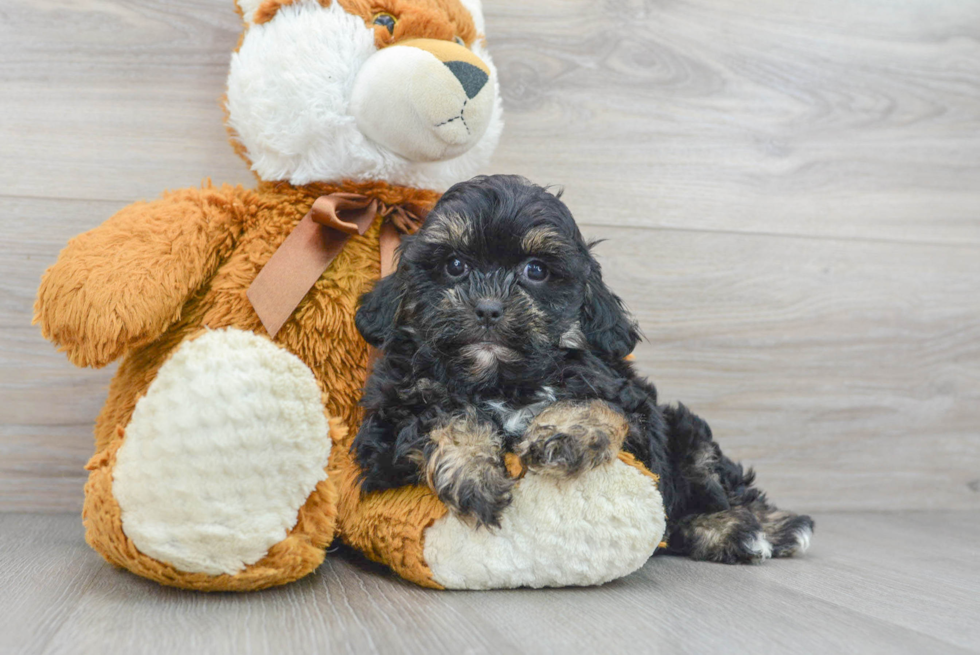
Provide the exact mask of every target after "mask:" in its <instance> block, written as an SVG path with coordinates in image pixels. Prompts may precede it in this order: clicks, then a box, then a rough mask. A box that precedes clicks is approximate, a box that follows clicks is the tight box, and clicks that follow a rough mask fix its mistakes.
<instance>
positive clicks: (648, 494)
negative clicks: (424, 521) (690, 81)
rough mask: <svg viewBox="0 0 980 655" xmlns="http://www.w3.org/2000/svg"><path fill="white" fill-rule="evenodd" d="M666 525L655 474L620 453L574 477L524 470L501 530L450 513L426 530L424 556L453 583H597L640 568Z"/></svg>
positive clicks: (435, 576)
mask: <svg viewBox="0 0 980 655" xmlns="http://www.w3.org/2000/svg"><path fill="white" fill-rule="evenodd" d="M665 527H666V521H665V518H664V511H663V499H662V498H661V496H660V492H659V491H658V490H657V485H656V480H655V479H654V478H653V477H652V476H651V475H650V474H649V473H648V472H646V470H645V469H643V468H642V467H640V466H638V465H637V464H636V462H635V460H633V458H632V457H631V456H629V455H626V454H620V457H619V458H617V459H614V460H613V461H611V462H607V463H606V464H603V465H602V466H599V467H597V468H593V469H591V470H588V471H585V472H583V473H582V474H580V475H579V476H577V477H574V478H559V477H555V476H552V475H536V474H533V473H529V474H528V475H526V476H524V478H522V479H521V481H520V484H519V485H518V486H517V487H516V488H515V490H514V492H513V503H512V504H511V505H510V506H509V507H508V508H507V509H506V510H505V511H504V512H503V514H502V516H501V522H500V527H499V528H496V529H486V528H480V529H474V528H473V527H472V526H471V525H469V524H468V523H466V522H465V521H463V520H461V519H459V518H458V517H457V516H456V515H454V514H453V513H452V512H450V513H447V514H445V515H444V516H442V517H441V518H439V519H438V520H436V521H435V523H433V525H432V526H431V527H430V528H429V529H428V530H426V531H425V550H424V557H425V562H426V564H427V565H428V567H429V570H430V571H431V576H432V580H433V581H434V582H435V583H437V584H439V585H441V586H443V587H446V588H449V589H498V588H511V587H562V586H568V585H596V584H602V583H604V582H608V581H610V580H615V579H616V578H620V577H622V576H624V575H627V574H629V573H632V572H633V571H635V570H636V569H638V568H639V567H641V566H642V565H643V564H644V562H646V561H647V559H648V558H649V557H650V555H652V554H653V551H654V550H655V549H656V548H657V545H658V544H659V543H660V540H661V538H662V536H663V534H664V529H665Z"/></svg>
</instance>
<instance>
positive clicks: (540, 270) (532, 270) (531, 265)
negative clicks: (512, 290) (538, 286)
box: [524, 259, 548, 282]
mask: <svg viewBox="0 0 980 655" xmlns="http://www.w3.org/2000/svg"><path fill="white" fill-rule="evenodd" d="M524 277H526V278H527V279H529V280H530V281H531V282H544V281H545V280H547V279H548V267H547V266H545V265H544V262H542V261H540V260H537V259H532V260H531V261H529V262H528V263H527V264H525V265H524Z"/></svg>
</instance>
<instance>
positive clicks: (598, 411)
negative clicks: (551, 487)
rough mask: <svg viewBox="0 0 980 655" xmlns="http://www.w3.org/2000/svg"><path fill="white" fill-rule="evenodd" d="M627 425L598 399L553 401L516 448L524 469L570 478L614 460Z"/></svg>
mask: <svg viewBox="0 0 980 655" xmlns="http://www.w3.org/2000/svg"><path fill="white" fill-rule="evenodd" d="M628 430H629V426H628V424H627V422H626V417H625V416H623V415H622V414H621V413H619V412H617V411H616V410H614V409H613V408H612V407H610V406H609V405H608V404H606V403H604V402H602V401H600V400H591V401H588V402H567V401H565V402H557V403H555V404H553V405H550V406H549V407H547V408H546V409H545V410H544V411H542V412H541V413H540V414H538V415H537V416H536V417H535V418H534V420H533V421H531V424H530V425H529V426H528V427H527V430H525V432H524V437H523V438H522V439H521V441H520V443H518V445H517V454H518V455H519V456H520V458H521V461H522V462H523V463H524V465H525V466H527V468H528V470H531V471H535V472H538V473H546V474H550V475H558V476H574V475H578V474H579V473H582V472H584V471H587V470H589V469H592V468H595V467H597V466H599V465H601V464H604V463H605V462H608V461H610V460H612V459H613V458H615V457H616V454H617V453H618V452H619V450H620V448H622V446H623V441H624V439H625V438H626V433H627V431H628Z"/></svg>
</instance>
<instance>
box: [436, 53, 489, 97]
mask: <svg viewBox="0 0 980 655" xmlns="http://www.w3.org/2000/svg"><path fill="white" fill-rule="evenodd" d="M444 63H445V65H446V68H448V69H449V70H451V71H452V73H453V75H455V76H456V79H457V80H459V83H460V84H462V85H463V91H465V92H466V97H467V98H471V99H472V98H474V97H475V96H476V94H477V93H479V92H480V89H482V88H483V87H484V85H486V83H487V80H489V79H490V77H489V76H488V75H487V74H486V73H484V72H483V71H481V70H480V69H479V68H477V67H476V66H474V65H473V64H468V63H466V62H465V61H447V62H444Z"/></svg>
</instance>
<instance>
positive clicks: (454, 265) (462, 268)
mask: <svg viewBox="0 0 980 655" xmlns="http://www.w3.org/2000/svg"><path fill="white" fill-rule="evenodd" d="M468 270H469V267H468V266H467V265H466V262H464V261H463V260H462V259H460V258H459V257H450V258H449V259H447V260H446V275H448V276H449V277H463V276H464V275H466V271H468Z"/></svg>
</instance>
